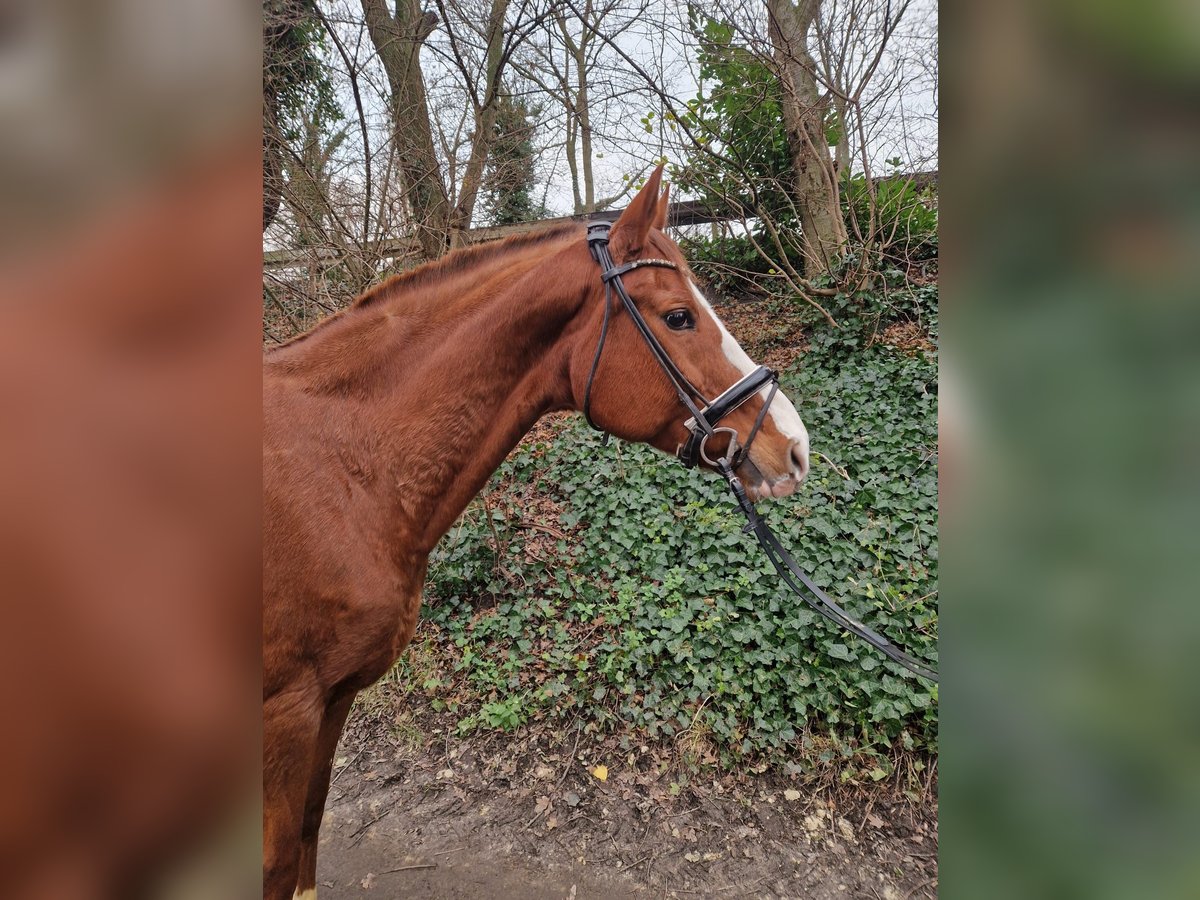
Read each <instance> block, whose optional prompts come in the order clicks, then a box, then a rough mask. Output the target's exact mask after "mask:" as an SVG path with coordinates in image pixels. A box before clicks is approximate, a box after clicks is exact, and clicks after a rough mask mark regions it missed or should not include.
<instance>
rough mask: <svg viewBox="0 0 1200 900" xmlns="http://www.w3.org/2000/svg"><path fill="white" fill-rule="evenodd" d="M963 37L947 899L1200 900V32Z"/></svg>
mask: <svg viewBox="0 0 1200 900" xmlns="http://www.w3.org/2000/svg"><path fill="white" fill-rule="evenodd" d="M943 26H944V30H943V39H942V46H943V47H944V48H945V50H946V58H947V61H948V63H949V66H948V68H947V70H946V71H947V72H950V73H952V74H951V75H950V76H948V78H947V79H946V80H945V82H944V85H945V87H946V88H947V93H946V100H947V102H946V108H945V115H944V116H943V119H942V121H943V124H944V125H945V126H947V129H946V132H944V133H945V134H946V141H945V143H944V144H943V150H944V152H945V154H946V158H947V160H953V165H951V164H949V163H948V164H946V165H944V166H943V167H942V214H943V219H942V225H943V231H942V233H943V248H944V250H945V251H946V256H945V259H944V261H943V272H942V274H943V280H942V287H943V297H944V298H945V303H944V306H943V338H944V342H943V355H942V361H943V366H944V369H943V373H942V386H943V395H942V398H941V399H942V406H941V409H942V431H941V440H942V450H943V456H942V472H943V478H944V479H945V480H944V481H943V485H942V487H943V490H942V528H943V541H942V546H943V552H944V559H945V565H944V568H943V584H944V591H943V597H944V603H943V614H944V619H943V622H942V631H941V638H942V649H943V654H942V660H943V667H942V674H943V684H942V688H943V694H942V700H943V709H942V727H943V730H942V740H941V744H942V749H943V758H942V793H941V798H942V802H943V806H942V838H943V844H942V849H943V862H944V868H943V872H942V879H943V880H942V886H943V888H944V889H945V891H946V896H953V897H1024V898H1035V897H1056V898H1057V897H1089V898H1107V897H1195V896H1200V857H1198V856H1197V854H1196V852H1195V848H1196V846H1197V839H1198V837H1200V814H1198V810H1200V775H1198V774H1197V773H1198V772H1200V769H1198V768H1197V766H1196V761H1197V758H1198V754H1200V717H1198V716H1197V711H1198V710H1200V694H1198V690H1197V686H1198V685H1200V672H1198V671H1197V662H1196V660H1197V656H1196V646H1197V640H1198V638H1200V627H1198V626H1200V604H1197V602H1196V601H1197V596H1198V595H1197V590H1196V586H1195V572H1194V568H1195V564H1196V550H1197V536H1198V535H1200V479H1197V476H1196V459H1197V454H1198V451H1200V377H1198V375H1200V371H1198V369H1200V367H1198V366H1197V353H1198V350H1197V344H1196V340H1197V337H1200V304H1198V303H1197V297H1198V296H1200V288H1198V286H1197V276H1196V270H1195V265H1196V260H1197V258H1198V257H1200V168H1197V165H1196V161H1197V159H1200V121H1198V117H1197V115H1196V110H1197V106H1196V98H1197V96H1198V94H1200V19H1197V15H1196V7H1195V4H1185V3H1182V2H1154V3H1143V4H1124V3H1115V2H1103V3H1089V4H1065V3H1058V4H1033V3H1020V4H972V5H970V9H969V10H966V9H960V10H958V11H957V12H956V13H955V14H954V15H951V14H950V13H949V12H948V13H947V14H946V15H945V16H944V17H943Z"/></svg>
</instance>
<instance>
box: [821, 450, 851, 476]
mask: <svg viewBox="0 0 1200 900" xmlns="http://www.w3.org/2000/svg"><path fill="white" fill-rule="evenodd" d="M814 452H815V453H816V455H817V456H819V457H821V459H823V460H825V462H827V463H829V465H830V466H832V467H833V471H835V472H837V473H838V474H839V475H841V476H842V478H844V479H845V480H846V481H849V480H850V476H849V475H848V474H847V473H846V470H845V469H843V468H842V467H841V466H839V465H838V464H837V463H835V462H834V461H833V460H832V459H830V458H829V457H828V456H826V455H825V454H824V453H821V452H820V451H819V450H817V451H814Z"/></svg>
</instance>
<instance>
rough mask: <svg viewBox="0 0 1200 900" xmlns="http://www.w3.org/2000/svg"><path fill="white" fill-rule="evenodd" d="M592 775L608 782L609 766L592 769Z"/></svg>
mask: <svg viewBox="0 0 1200 900" xmlns="http://www.w3.org/2000/svg"><path fill="white" fill-rule="evenodd" d="M592 774H593V775H595V776H596V778H597V779H599V780H600V781H608V766H596V768H594V769H592Z"/></svg>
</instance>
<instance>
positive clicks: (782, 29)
mask: <svg viewBox="0 0 1200 900" xmlns="http://www.w3.org/2000/svg"><path fill="white" fill-rule="evenodd" d="M819 5H820V0H799V2H798V3H793V2H792V0H766V6H767V16H768V20H769V30H770V35H771V44H772V47H773V48H774V51H775V61H776V64H777V65H778V67H779V76H780V85H781V86H782V88H783V102H782V105H783V122H784V127H785V129H786V131H787V137H788V148H789V151H790V154H791V157H792V170H793V175H794V177H795V184H794V199H795V201H796V207H797V209H798V210H799V213H800V228H801V241H802V246H803V250H804V256H805V273H806V274H807V275H810V276H812V275H816V274H818V273H821V272H828V271H830V270H831V269H832V267H833V265H834V263H836V261H837V260H838V258H839V257H840V256H841V254H842V253H843V252H844V250H845V246H846V240H847V238H846V223H845V221H844V220H843V219H842V210H841V203H840V202H839V196H838V178H837V173H836V171H835V168H834V162H833V159H832V158H831V157H830V154H829V142H828V140H827V139H826V136H825V114H826V111H827V109H828V104H827V102H826V101H824V100H822V98H821V95H820V92H819V90H818V89H817V80H816V76H815V74H814V73H815V71H816V66H815V63H814V61H813V58H812V55H811V54H810V53H809V50H808V33H809V30H810V28H811V27H812V24H813V21H814V19H815V18H816V15H817V10H818V8H819Z"/></svg>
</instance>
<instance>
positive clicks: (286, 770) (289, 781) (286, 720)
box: [263, 690, 325, 900]
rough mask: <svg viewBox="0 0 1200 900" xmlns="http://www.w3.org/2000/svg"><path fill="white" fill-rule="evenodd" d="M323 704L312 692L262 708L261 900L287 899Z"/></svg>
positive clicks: (289, 694) (283, 696)
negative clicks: (262, 899)
mask: <svg viewBox="0 0 1200 900" xmlns="http://www.w3.org/2000/svg"><path fill="white" fill-rule="evenodd" d="M324 710H325V704H324V703H323V702H322V701H321V699H320V695H319V693H318V692H317V691H316V690H289V691H285V692H281V693H279V694H276V695H275V696H273V697H271V698H270V699H268V700H267V701H266V702H264V703H263V898H264V900H291V897H292V894H293V893H294V891H295V889H296V881H297V877H298V875H299V869H298V865H299V861H300V834H301V828H302V823H303V819H304V807H305V801H306V800H307V797H308V785H309V781H310V779H311V777H312V771H313V767H314V763H315V757H316V748H317V739H318V737H319V735H320V731H321V724H322V719H323V715H324Z"/></svg>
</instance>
